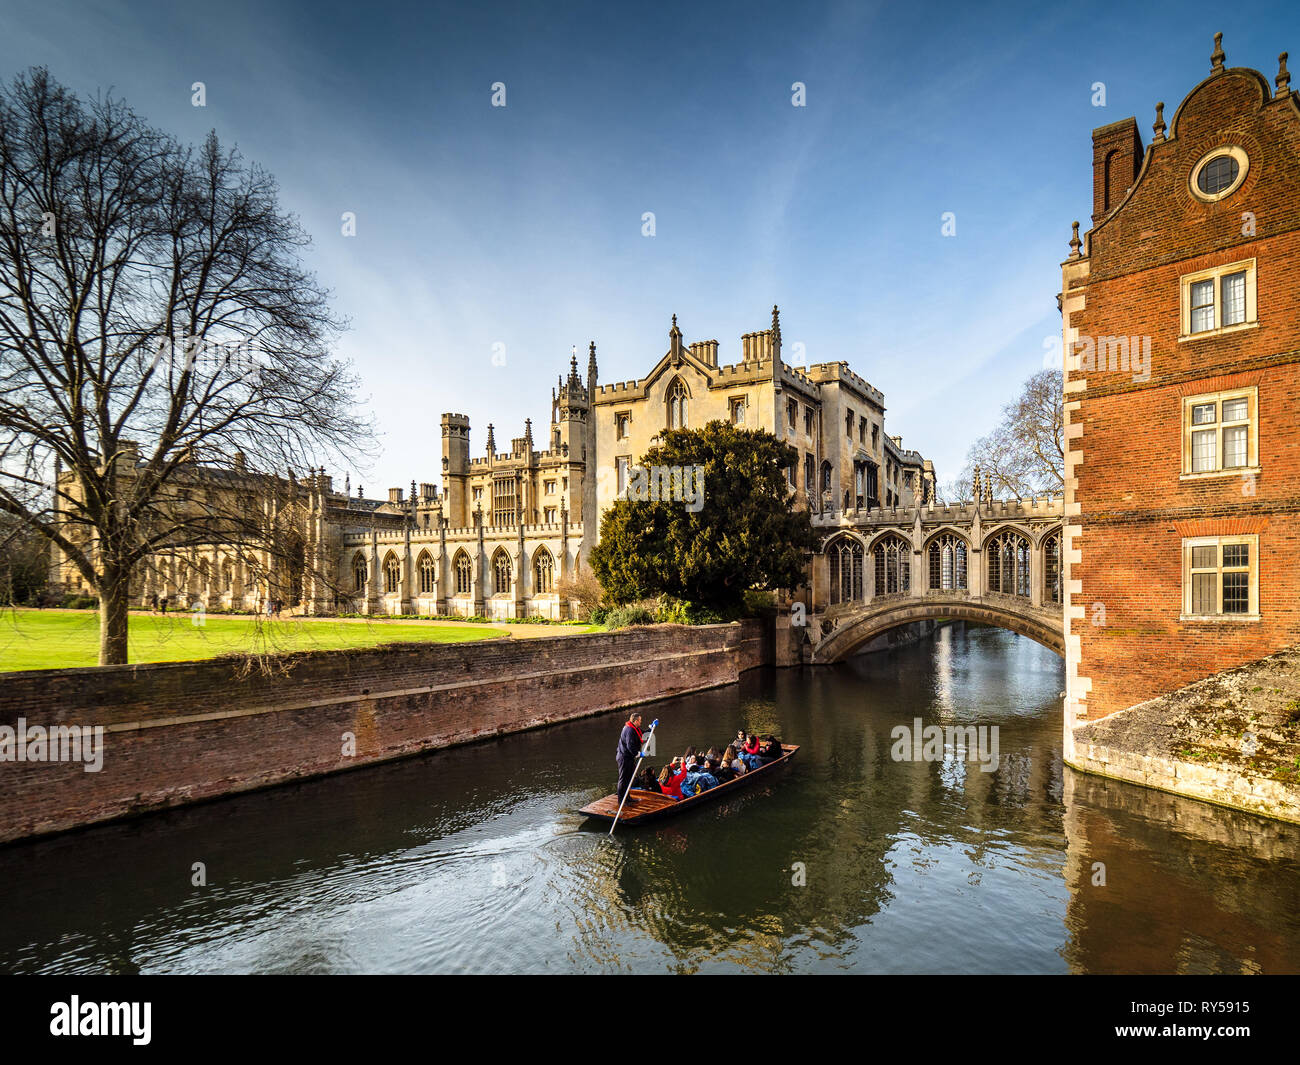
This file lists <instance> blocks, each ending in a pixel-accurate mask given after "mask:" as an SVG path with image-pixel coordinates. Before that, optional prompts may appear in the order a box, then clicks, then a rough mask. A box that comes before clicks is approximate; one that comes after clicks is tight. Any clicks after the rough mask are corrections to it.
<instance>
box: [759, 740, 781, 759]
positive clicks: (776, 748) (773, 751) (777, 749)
mask: <svg viewBox="0 0 1300 1065" xmlns="http://www.w3.org/2000/svg"><path fill="white" fill-rule="evenodd" d="M783 754H785V751H784V750H783V749H782V748H781V741H780V740H778V739H777V738H776V737H775V736H768V738H767V743H766V744H764V745H763V747H762V749H761V750H760V751H759V752H758V756H759V757H760V758H762V759H763V764H764V765H767V763H768V762H772V761H775V760H776V759H777V758H780V757H781V756H782V755H783Z"/></svg>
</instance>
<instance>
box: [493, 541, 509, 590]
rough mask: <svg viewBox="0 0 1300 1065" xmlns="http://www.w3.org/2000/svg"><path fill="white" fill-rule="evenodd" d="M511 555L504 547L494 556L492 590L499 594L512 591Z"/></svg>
mask: <svg viewBox="0 0 1300 1065" xmlns="http://www.w3.org/2000/svg"><path fill="white" fill-rule="evenodd" d="M510 571H511V565H510V554H509V552H507V551H506V549H505V548H504V547H499V548H497V553H496V554H495V555H493V556H492V578H493V584H492V590H493V591H494V592H496V593H498V594H501V593H505V592H508V591H510V576H511V574H510Z"/></svg>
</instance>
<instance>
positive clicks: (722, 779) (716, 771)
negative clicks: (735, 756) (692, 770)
mask: <svg viewBox="0 0 1300 1065" xmlns="http://www.w3.org/2000/svg"><path fill="white" fill-rule="evenodd" d="M727 750H731V748H730V747H728V748H727ZM731 762H732V759H730V758H728V757H727V756H726V754H725V753H724V754H723V756H722V758H721V759H719V760H718V761H717V762H710V763H709V772H710V773H712V774H713V775H714V776H715V777H717V778H718V783H719V784H726V783H727V782H728V781H730V780H735V779H736V770H735V769H734V768H733V767H732V765H731Z"/></svg>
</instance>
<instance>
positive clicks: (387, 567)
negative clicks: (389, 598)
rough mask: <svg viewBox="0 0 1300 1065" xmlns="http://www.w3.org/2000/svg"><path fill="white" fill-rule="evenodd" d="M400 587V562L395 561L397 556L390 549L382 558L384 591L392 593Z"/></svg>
mask: <svg viewBox="0 0 1300 1065" xmlns="http://www.w3.org/2000/svg"><path fill="white" fill-rule="evenodd" d="M401 587H402V564H401V563H400V562H398V561H397V556H396V555H395V554H393V553H392V552H391V551H390V552H388V557H387V558H385V559H384V591H385V592H387V593H388V594H389V595H392V594H394V593H395V592H397V591H398V590H399V589H400V588H401Z"/></svg>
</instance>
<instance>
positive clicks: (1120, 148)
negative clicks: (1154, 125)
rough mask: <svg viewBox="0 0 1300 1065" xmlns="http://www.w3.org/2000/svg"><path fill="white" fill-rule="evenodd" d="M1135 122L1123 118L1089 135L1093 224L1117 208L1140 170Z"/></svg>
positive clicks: (1138, 138)
mask: <svg viewBox="0 0 1300 1065" xmlns="http://www.w3.org/2000/svg"><path fill="white" fill-rule="evenodd" d="M1142 152H1143V149H1142V137H1141V135H1140V134H1139V133H1138V125H1137V119H1135V118H1126V119H1124V120H1123V121H1120V122H1112V123H1111V124H1110V125H1109V126H1100V127H1099V128H1097V129H1094V130H1093V131H1092V220H1093V223H1094V224H1095V223H1097V222H1100V221H1101V220H1102V219H1103V218H1105V217H1106V216H1107V215H1108V214H1110V213H1111V211H1113V210H1115V208H1116V207H1118V206H1119V203H1120V201H1121V200H1122V199H1123V198H1124V195H1125V193H1127V192H1128V190H1129V189H1130V188H1131V187H1132V185H1133V181H1134V179H1135V178H1136V177H1137V173H1138V170H1139V169H1140V168H1141V166H1142Z"/></svg>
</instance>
